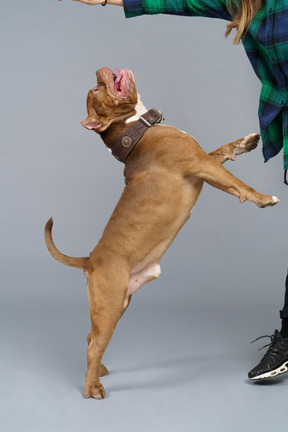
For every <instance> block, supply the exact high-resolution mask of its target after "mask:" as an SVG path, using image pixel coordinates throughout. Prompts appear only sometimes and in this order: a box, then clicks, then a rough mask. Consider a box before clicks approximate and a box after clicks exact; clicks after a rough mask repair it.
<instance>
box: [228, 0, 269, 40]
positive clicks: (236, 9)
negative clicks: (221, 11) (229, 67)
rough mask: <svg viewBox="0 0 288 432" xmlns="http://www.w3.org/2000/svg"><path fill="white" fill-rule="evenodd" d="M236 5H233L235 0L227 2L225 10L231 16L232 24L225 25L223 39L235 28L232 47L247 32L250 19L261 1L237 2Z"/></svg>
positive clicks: (240, 0) (247, 0) (245, 0)
mask: <svg viewBox="0 0 288 432" xmlns="http://www.w3.org/2000/svg"><path fill="white" fill-rule="evenodd" d="M237 4H238V5H237ZM237 4H235V0H227V9H228V12H229V13H230V14H231V16H232V22H231V23H230V24H228V25H227V30H226V32H225V37H227V36H228V35H229V34H230V33H231V31H232V30H233V29H234V28H235V29H236V35H235V37H234V40H233V44H234V45H236V44H239V43H240V40H241V37H242V36H244V37H245V35H246V33H247V32H248V30H249V27H250V24H251V21H252V19H253V18H254V16H255V15H256V13H257V12H258V9H259V6H260V5H261V1H257V0H239V2H237Z"/></svg>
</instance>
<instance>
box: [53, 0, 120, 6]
mask: <svg viewBox="0 0 288 432" xmlns="http://www.w3.org/2000/svg"><path fill="white" fill-rule="evenodd" d="M59 1H62V0H59ZM73 1H78V2H80V3H85V4H87V5H91V6H92V5H99V4H103V3H104V1H105V0H73ZM107 4H112V5H115V6H123V0H108V1H107Z"/></svg>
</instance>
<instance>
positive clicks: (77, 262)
mask: <svg viewBox="0 0 288 432" xmlns="http://www.w3.org/2000/svg"><path fill="white" fill-rule="evenodd" d="M52 227H53V219H52V218H50V219H49V220H48V222H47V223H46V225H45V242H46V246H47V248H48V250H49V252H50V254H51V255H52V257H53V258H54V259H55V260H57V261H59V262H60V263H62V264H65V265H67V266H70V267H77V268H80V269H85V268H86V266H87V263H88V260H89V258H88V257H83V258H74V257H69V256H67V255H64V254H62V253H61V252H60V251H59V250H58V249H57V248H56V246H55V244H54V241H53V238H52Z"/></svg>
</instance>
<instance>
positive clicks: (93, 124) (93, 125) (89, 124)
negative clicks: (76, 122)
mask: <svg viewBox="0 0 288 432" xmlns="http://www.w3.org/2000/svg"><path fill="white" fill-rule="evenodd" d="M81 124H82V126H84V127H85V128H86V129H89V130H95V131H97V129H99V128H100V127H101V126H102V125H101V123H99V122H98V121H97V120H96V119H95V118H92V117H87V119H86V120H83V121H82V122H81Z"/></svg>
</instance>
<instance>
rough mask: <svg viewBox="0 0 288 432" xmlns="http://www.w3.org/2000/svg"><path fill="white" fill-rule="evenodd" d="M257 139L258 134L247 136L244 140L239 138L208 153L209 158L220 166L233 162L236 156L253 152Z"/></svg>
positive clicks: (258, 137)
mask: <svg viewBox="0 0 288 432" xmlns="http://www.w3.org/2000/svg"><path fill="white" fill-rule="evenodd" d="M259 139H260V134H250V135H247V136H246V137H244V138H240V139H238V140H237V141H234V142H231V143H229V144H225V145H223V146H222V147H219V148H218V149H217V150H214V151H213V152H211V153H209V156H211V157H212V158H213V159H215V160H216V161H217V162H219V163H221V164H223V163H224V162H226V161H227V160H233V161H234V160H235V159H236V156H238V155H240V154H242V153H248V152H250V151H251V150H254V149H255V148H256V147H257V144H258V141H259Z"/></svg>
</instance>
